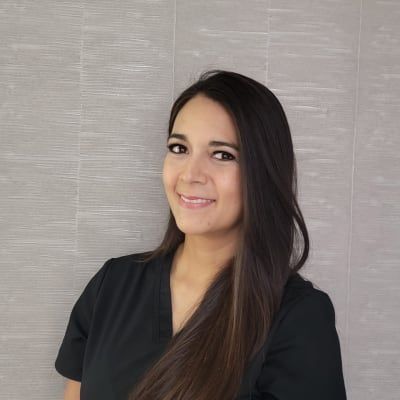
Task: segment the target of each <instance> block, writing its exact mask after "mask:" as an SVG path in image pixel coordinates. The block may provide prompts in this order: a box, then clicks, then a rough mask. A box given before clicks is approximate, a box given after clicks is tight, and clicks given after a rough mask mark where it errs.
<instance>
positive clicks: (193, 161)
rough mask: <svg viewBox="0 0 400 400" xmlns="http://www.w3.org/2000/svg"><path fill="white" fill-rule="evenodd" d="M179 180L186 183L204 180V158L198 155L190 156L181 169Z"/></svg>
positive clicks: (205, 178)
mask: <svg viewBox="0 0 400 400" xmlns="http://www.w3.org/2000/svg"><path fill="white" fill-rule="evenodd" d="M180 178H181V180H182V181H183V182H186V183H190V182H194V181H195V182H206V180H207V177H206V173H205V166H204V160H201V158H200V157H190V158H188V159H187V161H186V162H185V165H184V166H183V168H182V171H181V176H180Z"/></svg>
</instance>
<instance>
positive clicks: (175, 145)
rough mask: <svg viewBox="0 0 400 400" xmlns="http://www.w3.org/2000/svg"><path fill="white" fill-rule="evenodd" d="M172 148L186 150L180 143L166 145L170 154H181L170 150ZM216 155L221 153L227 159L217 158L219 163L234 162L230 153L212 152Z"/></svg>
mask: <svg viewBox="0 0 400 400" xmlns="http://www.w3.org/2000/svg"><path fill="white" fill-rule="evenodd" d="M174 147H178V148H179V147H183V148H184V149H186V146H184V145H182V144H180V143H171V144H169V145H167V148H168V149H169V151H170V152H171V153H174V154H181V152H180V151H178V152H175V151H173V150H172V149H173V148H174ZM217 153H221V154H224V155H227V156H228V157H229V158H217V160H220V161H233V160H235V157H234V156H233V155H232V154H230V153H228V152H226V151H222V150H221V151H214V153H213V154H217Z"/></svg>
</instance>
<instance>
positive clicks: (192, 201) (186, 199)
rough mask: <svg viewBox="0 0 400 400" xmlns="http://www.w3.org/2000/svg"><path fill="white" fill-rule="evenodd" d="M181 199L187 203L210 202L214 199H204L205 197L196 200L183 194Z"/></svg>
mask: <svg viewBox="0 0 400 400" xmlns="http://www.w3.org/2000/svg"><path fill="white" fill-rule="evenodd" d="M181 199H182V200H183V201H186V202H187V203H212V202H213V201H214V200H205V199H196V200H189V199H188V198H186V197H185V196H183V195H181Z"/></svg>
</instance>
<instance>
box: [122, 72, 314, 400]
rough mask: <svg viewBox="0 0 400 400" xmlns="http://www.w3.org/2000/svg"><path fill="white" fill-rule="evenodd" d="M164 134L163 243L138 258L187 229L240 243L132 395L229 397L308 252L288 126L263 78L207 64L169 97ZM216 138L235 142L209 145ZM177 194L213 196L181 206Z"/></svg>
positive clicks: (156, 399)
mask: <svg viewBox="0 0 400 400" xmlns="http://www.w3.org/2000/svg"><path fill="white" fill-rule="evenodd" d="M175 134H180V135H185V136H178V137H177V136H175ZM167 140H168V141H167V146H168V147H169V149H168V151H170V152H169V153H167V155H166V158H165V162H164V168H163V182H164V188H165V191H166V194H167V198H168V202H169V205H170V210H169V220H168V223H167V227H166V230H165V232H164V237H163V239H162V242H161V243H160V245H159V246H158V247H157V248H156V249H155V250H153V251H151V252H147V253H144V254H143V258H142V260H143V262H148V261H150V260H152V259H158V258H162V257H163V256H165V255H167V254H169V253H171V252H175V251H176V249H177V248H178V246H179V245H180V244H181V243H182V242H183V241H184V240H185V234H187V233H188V234H199V235H200V234H201V235H207V236H210V237H212V236H211V235H213V237H217V236H216V235H223V234H225V235H227V234H231V233H232V232H237V234H236V235H235V240H237V245H236V246H235V255H234V257H233V258H232V259H231V260H229V262H227V263H226V265H225V267H224V268H221V269H220V270H219V271H218V273H217V274H216V275H215V278H214V279H213V280H212V281H211V283H210V286H209V288H208V289H207V291H206V293H205V294H204V296H203V298H202V301H201V303H200V304H199V306H198V307H197V308H196V310H195V311H194V313H193V314H192V315H191V317H190V318H189V319H188V320H187V321H186V323H185V325H184V326H183V328H182V329H181V330H180V331H179V332H178V333H177V334H176V335H175V336H174V337H173V338H172V339H171V341H170V342H169V343H168V344H167V348H166V350H165V352H164V353H163V355H162V357H161V358H160V359H159V360H157V361H156V363H155V364H154V365H153V366H152V367H151V368H150V369H149V370H148V371H147V373H146V374H145V376H144V377H142V379H141V381H140V382H139V384H138V385H136V387H135V388H134V391H133V392H132V393H131V394H132V396H130V397H129V400H136V399H140V400H148V399H149V400H150V399H151V400H161V399H163V400H165V399H178V398H179V399H181V400H189V399H190V400H206V399H210V398H217V399H220V400H228V399H229V400H231V399H232V398H235V397H236V395H237V393H238V391H239V388H240V382H241V380H242V377H243V373H244V371H245V368H246V367H247V366H249V362H250V361H251V360H252V359H253V357H256V356H259V355H260V354H262V351H261V350H262V348H263V345H264V343H265V342H266V340H267V338H268V334H269V331H270V328H271V325H272V321H273V319H274V316H275V314H276V313H277V311H278V310H279V307H280V304H281V301H282V297H283V293H284V288H285V285H286V283H287V281H288V279H289V278H290V277H291V276H292V275H294V274H295V273H296V272H297V271H299V270H300V269H301V268H302V267H303V265H304V264H305V262H306V260H307V258H308V252H309V238H308V232H307V228H306V225H305V222H304V219H303V216H302V213H301V211H300V208H299V206H298V203H297V176H296V162H295V155H294V151H293V145H292V139H291V133H290V129H289V125H288V122H287V119H286V116H285V113H284V111H283V108H282V106H281V104H280V102H279V100H278V99H277V98H276V97H275V95H274V94H273V93H272V92H271V91H270V90H269V89H268V88H267V87H265V86H264V85H263V84H261V83H259V82H257V81H255V80H253V79H251V78H249V77H246V76H244V75H241V74H238V73H235V72H231V71H223V70H211V71H207V72H204V73H203V74H201V76H200V77H199V79H198V80H197V81H196V82H194V83H193V84H191V85H190V86H189V87H188V88H187V89H185V90H184V91H183V92H182V93H181V94H180V95H179V96H178V98H177V99H176V100H175V102H174V104H173V106H172V109H171V113H170V119H169V125H168V137H167ZM214 140H216V141H223V142H228V143H230V144H233V145H234V146H235V147H237V150H235V149H232V148H231V147H229V146H226V145H222V144H218V145H217V146H215V147H213V146H210V142H212V141H214ZM178 143H179V145H178ZM225 152H226V153H230V155H232V156H233V157H234V158H235V159H234V160H233V159H232V158H231V157H230V156H228V155H227V154H224V153H225ZM222 159H224V161H222ZM178 193H183V194H187V195H190V196H199V197H205V198H207V199H213V200H215V202H214V203H212V204H210V205H208V206H207V207H204V208H202V209H198V210H192V209H186V208H184V207H183V206H181V205H179V196H178ZM301 242H302V243H301Z"/></svg>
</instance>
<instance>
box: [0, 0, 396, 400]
mask: <svg viewBox="0 0 400 400" xmlns="http://www.w3.org/2000/svg"><path fill="white" fill-rule="evenodd" d="M399 21H400V2H398V1H395V0H393V1H389V0H386V1H384V0H381V1H378V0H319V1H312V0H298V1H293V0H290V1H289V0H249V1H242V0H230V1H229V0H224V1H218V2H212V1H207V2H199V1H194V0H159V1H157V0H153V1H144V0H142V1H136V0H135V1H128V0H120V1H114V2H110V1H105V0H96V1H89V0H87V1H84V0H80V1H78V0H71V1H68V2H59V1H45V0H40V1H27V0H25V1H23V0H20V1H7V0H5V1H2V2H1V4H0V135H1V136H0V143H1V145H0V155H1V161H0V190H1V196H0V205H1V230H0V235H1V236H0V239H1V244H2V246H1V254H2V259H1V263H2V265H1V270H0V274H1V279H0V295H1V298H2V302H1V308H0V309H1V313H0V325H1V327H2V329H1V331H0V346H1V353H0V354H1V356H0V361H1V363H0V397H1V398H4V399H9V400H13V399H18V400H22V399H25V398H26V397H27V396H29V398H31V399H41V400H43V399H55V398H60V397H61V385H62V382H63V379H62V378H61V377H60V376H59V375H58V374H57V373H56V371H55V370H54V367H53V362H54V357H55V355H56V351H57V349H58V346H59V344H60V340H61V338H62V335H63V333H64V330H65V325H66V320H67V318H68V314H69V312H70V310H71V306H72V304H73V303H74V301H75V300H76V298H77V296H78V295H79V293H80V292H81V290H82V289H83V287H84V285H85V284H86V283H87V281H88V279H89V278H90V276H91V275H93V274H94V272H95V271H97V269H98V268H99V267H100V266H101V265H102V264H103V263H104V261H105V260H106V259H107V258H110V257H116V256H119V255H123V254H127V253H132V252H135V251H141V250H147V249H150V248H153V247H154V246H155V245H156V244H157V243H158V242H159V240H160V239H161V234H162V229H161V228H160V227H164V226H165V223H166V221H167V212H168V204H167V201H166V198H165V196H164V191H163V187H162V180H161V169H162V162H163V157H164V155H165V152H166V147H165V144H166V142H165V139H166V135H167V121H168V115H169V108H170V106H171V104H172V101H173V99H174V98H175V97H176V96H177V95H178V94H179V92H180V91H181V90H182V89H183V88H184V87H186V86H187V85H188V84H189V83H191V82H192V81H193V80H194V79H196V78H197V77H198V75H199V73H200V72H202V71H203V70H205V69H208V68H223V69H231V70H234V71H237V72H241V73H243V74H246V75H249V76H251V77H253V78H254V79H257V80H259V81H260V82H262V83H264V84H266V85H267V86H268V87H269V88H270V89H271V90H272V91H273V92H274V93H275V94H276V95H277V96H278V98H279V99H280V100H281V102H282V104H283V106H284V107H285V109H286V111H287V115H288V119H289V123H290V126H291V129H292V135H293V140H294V145H295V151H296V156H297V163H298V170H299V200H300V204H301V207H302V210H303V212H304V215H305V218H306V223H307V225H308V227H309V230H310V234H311V246H312V249H311V254H310V262H309V264H308V265H307V267H306V268H305V269H304V275H306V276H308V277H309V278H310V279H312V280H313V281H314V282H316V283H317V285H318V286H320V287H321V288H323V289H324V290H326V291H327V292H328V293H329V294H330V296H331V298H332V300H333V302H334V304H335V309H336V320H337V330H338V333H339V336H340V340H341V346H342V355H343V363H344V373H345V380H346V388H347V391H348V397H349V399H354V400H359V399H360V400H361V399H362V400H366V399H374V400H375V399H376V398H378V397H379V398H380V399H382V400H389V399H390V400H395V399H398V396H399V392H400V383H399V376H400V361H399V360H400V345H399V343H400V333H399V332H400V312H399V304H400V291H399V286H400V272H399V259H400V250H399V237H400V228H399V226H400V207H399V202H398V199H399V195H400V179H399V176H400V174H399V173H400V157H399V156H398V152H399V150H400V139H399V133H398V129H399V123H400V119H399V111H400V107H399V105H400V104H399V103H400V100H399V99H400V25H399ZM57 381H58V383H57Z"/></svg>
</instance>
